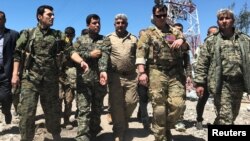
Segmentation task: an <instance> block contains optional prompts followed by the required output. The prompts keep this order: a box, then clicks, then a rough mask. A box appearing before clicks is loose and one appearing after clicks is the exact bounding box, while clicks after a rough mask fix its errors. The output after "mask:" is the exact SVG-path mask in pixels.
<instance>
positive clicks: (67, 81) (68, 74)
mask: <svg viewBox="0 0 250 141" xmlns="http://www.w3.org/2000/svg"><path fill="white" fill-rule="evenodd" d="M66 39H67V38H66ZM69 48H72V43H71V42H69V41H67V40H66V48H65V50H66V52H67V50H68V49H69ZM62 58H63V59H62V66H61V67H62V68H61V74H60V81H59V82H60V83H59V84H60V85H59V98H60V100H61V101H64V105H65V107H64V113H63V118H64V125H65V126H67V125H68V124H69V118H70V115H71V108H72V102H73V100H74V96H75V89H76V68H75V64H74V62H73V61H72V60H71V58H70V57H69V56H67V53H65V55H63V56H62ZM61 104H62V103H61Z"/></svg>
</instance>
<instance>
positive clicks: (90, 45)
mask: <svg viewBox="0 0 250 141" xmlns="http://www.w3.org/2000/svg"><path fill="white" fill-rule="evenodd" d="M73 47H74V50H72V51H71V54H72V53H73V52H78V53H79V54H80V56H81V57H82V58H84V60H85V61H86V63H87V64H88V65H89V68H90V70H93V71H96V72H98V73H99V72H107V65H108V59H109V55H110V48H111V43H110V40H109V38H107V37H105V36H103V35H99V36H98V37H97V38H96V39H95V40H93V39H92V38H90V37H89V35H88V34H86V35H83V36H80V37H79V38H77V41H76V42H75V43H74V44H73ZM94 49H100V50H101V51H102V56H101V57H100V58H91V56H90V52H91V51H92V50H94ZM77 68H78V69H77V72H80V73H82V69H81V68H80V67H79V66H78V67H77Z"/></svg>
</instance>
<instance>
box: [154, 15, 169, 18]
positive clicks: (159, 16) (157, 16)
mask: <svg viewBox="0 0 250 141" xmlns="http://www.w3.org/2000/svg"><path fill="white" fill-rule="evenodd" d="M155 17H156V18H161V17H163V18H166V17H167V14H161V15H155Z"/></svg>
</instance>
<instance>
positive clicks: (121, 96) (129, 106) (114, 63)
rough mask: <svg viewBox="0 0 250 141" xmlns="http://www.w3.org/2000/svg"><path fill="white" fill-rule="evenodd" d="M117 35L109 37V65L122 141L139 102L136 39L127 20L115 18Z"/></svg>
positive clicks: (118, 136) (118, 138) (116, 124)
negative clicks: (130, 31) (129, 28)
mask: <svg viewBox="0 0 250 141" xmlns="http://www.w3.org/2000/svg"><path fill="white" fill-rule="evenodd" d="M114 25H115V32H113V33H111V34H110V35H108V38H110V41H111V46H112V47H111V56H110V63H109V65H110V66H109V73H108V76H109V102H110V106H111V116H112V120H113V132H114V139H115V141H123V140H124V134H125V131H126V129H127V128H128V118H129V117H130V116H131V115H132V113H133V111H134V109H135V107H136V104H137V101H138V96H137V91H136V90H137V79H136V78H137V73H136V67H135V52H136V42H137V38H136V36H134V35H132V34H131V33H129V32H128V31H127V30H126V28H127V26H128V20H127V16H126V15H125V14H117V15H116V16H115V23H114Z"/></svg>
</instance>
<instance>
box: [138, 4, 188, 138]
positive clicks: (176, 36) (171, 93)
mask: <svg viewBox="0 0 250 141" xmlns="http://www.w3.org/2000/svg"><path fill="white" fill-rule="evenodd" d="M152 11H153V21H154V22H153V23H154V24H155V26H153V27H149V28H148V29H146V31H145V32H143V33H142V35H141V37H140V38H139V41H138V46H137V52H136V64H137V65H138V71H139V78H138V79H139V83H140V84H142V85H145V86H147V85H148V86H149V98H150V100H151V102H152V106H153V119H152V131H153V134H154V136H155V141H166V140H172V134H171V132H170V129H171V128H172V127H173V125H174V124H175V123H176V120H178V118H179V117H180V114H181V112H182V110H183V108H184V100H183V97H184V96H185V78H186V76H185V71H184V66H183V51H185V48H180V47H181V45H182V44H183V43H184V42H185V39H184V37H183V35H182V33H181V32H180V31H179V30H177V29H175V28H173V27H171V26H170V25H168V24H167V23H166V20H167V7H166V6H165V5H155V6H154V7H153V10H152ZM146 60H147V62H146ZM145 65H146V68H148V73H145ZM188 73H189V74H191V72H187V74H188ZM148 81H149V84H148Z"/></svg>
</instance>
